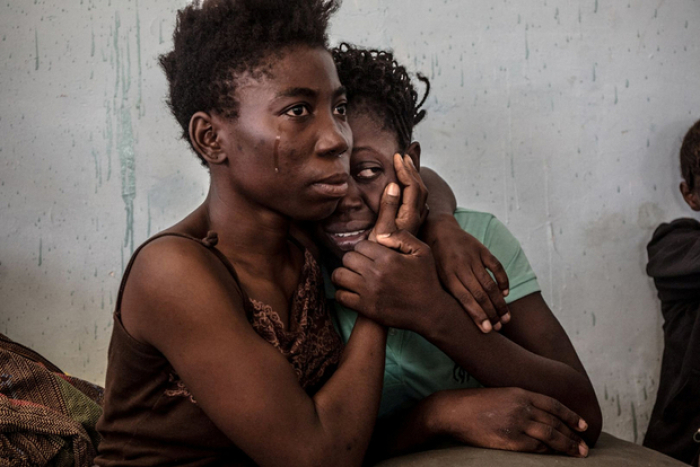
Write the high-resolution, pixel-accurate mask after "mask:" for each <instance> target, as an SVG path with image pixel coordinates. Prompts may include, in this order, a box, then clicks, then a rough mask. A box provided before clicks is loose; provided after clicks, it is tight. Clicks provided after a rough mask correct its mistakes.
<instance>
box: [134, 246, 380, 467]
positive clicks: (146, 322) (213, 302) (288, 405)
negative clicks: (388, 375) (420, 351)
mask: <svg viewBox="0 0 700 467" xmlns="http://www.w3.org/2000/svg"><path fill="white" fill-rule="evenodd" d="M122 321H123V324H124V327H125V328H126V329H127V330H128V332H129V333H130V334H131V335H132V336H133V337H134V338H135V339H137V340H139V341H141V342H145V343H148V344H150V345H153V346H154V347H156V348H157V349H158V350H160V351H161V352H162V353H163V355H164V356H165V357H166V358H167V359H168V361H169V362H170V363H171V364H172V366H173V368H174V369H175V370H176V371H177V373H178V375H179V376H180V377H181V379H182V381H183V382H184V383H185V385H186V386H187V388H188V389H189V390H190V392H191V393H192V395H193V397H194V399H195V400H196V401H197V404H198V405H199V406H200V407H201V408H202V410H203V411H204V412H205V413H206V414H207V416H209V417H210V418H211V420H212V421H213V422H214V423H215V424H216V425H217V427H219V429H221V430H222V431H223V432H224V433H225V434H226V435H227V436H228V437H229V438H230V439H231V440H232V441H233V442H234V444H236V445H237V446H238V447H240V448H241V449H242V450H243V451H245V452H246V453H247V454H248V455H249V456H250V457H251V458H253V460H255V462H256V463H257V464H259V465H262V466H265V465H282V464H286V465H327V464H328V463H330V462H331V461H332V462H333V463H334V464H337V465H359V464H360V463H361V460H362V458H363V456H364V453H365V450H366V446H367V444H368V442H369V437H370V434H371V427H372V425H373V422H374V419H375V417H376V413H377V410H378V404H379V395H380V392H381V391H380V389H381V381H382V376H383V371H384V346H385V342H386V331H385V330H384V329H383V328H381V327H380V326H378V325H376V324H375V323H372V322H370V321H368V320H366V319H362V320H358V326H357V328H356V330H355V331H354V332H353V335H352V336H351V338H350V341H349V342H348V344H347V347H346V350H345V352H344V354H343V357H342V360H341V362H340V365H339V367H338V369H337V370H336V372H335V374H334V375H333V376H332V377H331V378H330V379H329V380H328V382H327V383H326V384H325V385H324V386H323V388H321V390H319V391H318V392H317V393H316V394H315V395H314V396H313V397H309V396H308V395H307V394H306V392H304V390H303V389H302V388H301V386H300V385H299V383H298V381H297V377H296V375H295V373H294V371H293V369H292V367H291V365H289V363H288V362H287V360H286V359H285V358H284V357H283V356H282V355H281V354H280V353H279V352H278V351H277V350H276V349H275V348H274V347H273V346H271V345H269V344H268V343H267V342H266V341H265V340H263V339H262V338H261V337H260V336H259V335H258V334H257V333H256V332H255V331H254V330H253V328H252V327H251V325H250V323H249V322H248V321H247V318H246V316H245V312H244V309H243V302H242V297H241V295H240V292H239V289H238V287H237V285H236V283H235V282H234V280H233V278H232V277H231V275H230V273H229V272H228V270H227V269H226V268H225V267H224V265H223V264H222V263H221V262H220V260H219V259H218V258H216V257H215V256H214V255H213V254H211V253H210V252H208V251H207V250H205V249H203V248H202V247H201V246H199V245H197V244H195V243H194V242H192V241H189V240H186V239H179V238H172V237H166V238H162V239H158V240H155V241H153V242H152V243H151V244H149V245H147V246H146V247H145V248H144V249H143V250H142V252H141V253H140V254H139V256H138V257H137V259H136V261H135V263H134V267H133V269H132V271H131V275H130V277H129V280H128V282H127V285H126V288H125V290H124V295H123V302H122ZM262 433H264V436H261V434H262Z"/></svg>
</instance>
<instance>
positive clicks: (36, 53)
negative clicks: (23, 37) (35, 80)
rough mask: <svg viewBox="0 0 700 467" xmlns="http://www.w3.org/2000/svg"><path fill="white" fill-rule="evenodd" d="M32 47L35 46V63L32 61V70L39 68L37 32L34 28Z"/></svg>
mask: <svg viewBox="0 0 700 467" xmlns="http://www.w3.org/2000/svg"><path fill="white" fill-rule="evenodd" d="M34 48H35V51H34V53H35V55H36V57H35V63H34V70H38V69H39V32H38V31H37V30H36V28H34Z"/></svg>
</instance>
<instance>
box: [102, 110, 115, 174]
mask: <svg viewBox="0 0 700 467" xmlns="http://www.w3.org/2000/svg"><path fill="white" fill-rule="evenodd" d="M105 109H106V110H107V121H106V122H105V135H104V137H105V141H107V181H109V180H110V179H111V178H112V144H114V130H113V129H112V108H111V106H110V105H109V101H107V100H105Z"/></svg>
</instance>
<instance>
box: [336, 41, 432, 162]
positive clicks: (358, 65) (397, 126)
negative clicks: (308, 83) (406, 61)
mask: <svg viewBox="0 0 700 467" xmlns="http://www.w3.org/2000/svg"><path fill="white" fill-rule="evenodd" d="M332 53H333V60H334V61H335V66H336V68H337V69H338V76H339V78H340V82H341V83H343V86H345V87H346V89H347V97H348V101H349V102H350V103H351V105H352V104H355V105H357V104H361V105H367V106H369V107H370V108H371V110H372V111H373V112H375V113H377V114H378V115H380V116H382V117H383V119H384V127H385V129H387V130H390V131H393V132H395V133H396V137H397V140H398V143H399V148H400V150H402V151H404V150H406V148H408V146H409V145H410V144H411V141H412V136H413V127H415V126H416V125H417V124H418V123H420V121H421V120H423V118H424V117H425V114H426V112H425V110H424V109H421V107H422V106H423V104H424V103H425V100H426V98H427V97H428V93H429V92H430V81H429V80H428V78H426V77H425V76H423V75H421V74H420V73H419V74H418V75H417V78H418V80H420V81H421V82H422V83H424V84H425V88H426V89H425V94H423V98H422V99H421V100H420V102H419V101H418V92H417V91H416V89H415V88H414V87H413V83H412V82H411V77H410V76H409V75H408V72H406V69H405V68H404V67H403V66H401V65H399V64H398V63H397V62H396V60H395V59H394V55H393V54H392V53H391V52H388V51H383V50H374V49H362V48H359V47H355V46H353V45H350V44H347V43H342V44H340V45H339V46H338V47H335V48H334V49H333V50H332Z"/></svg>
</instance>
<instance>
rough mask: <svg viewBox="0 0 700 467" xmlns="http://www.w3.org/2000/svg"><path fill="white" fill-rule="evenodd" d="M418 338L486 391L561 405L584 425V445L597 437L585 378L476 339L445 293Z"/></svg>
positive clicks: (491, 338) (504, 343)
mask: <svg viewBox="0 0 700 467" xmlns="http://www.w3.org/2000/svg"><path fill="white" fill-rule="evenodd" d="M445 295H446V296H445V298H444V300H442V302H441V303H440V305H439V306H441V307H442V308H441V310H442V311H441V313H439V314H436V316H437V319H434V320H433V321H432V323H430V326H426V327H425V330H424V332H423V333H422V334H423V335H424V336H425V337H426V338H427V339H428V340H429V341H430V342H431V343H433V344H434V345H435V346H437V347H438V348H439V349H441V350H442V351H443V352H445V353H446V354H447V355H448V356H450V358H452V359H453V360H454V361H455V363H457V364H459V365H460V366H461V367H462V368H464V369H465V370H466V371H467V372H469V374H471V375H472V376H474V377H475V378H476V379H477V380H478V381H479V382H481V383H482V384H483V385H484V386H487V387H518V388H522V389H526V390H528V391H532V392H536V393H539V394H544V395H547V396H550V397H553V398H554V399H557V400H558V401H559V402H561V403H562V404H564V405H565V406H566V407H568V408H569V409H571V410H573V411H574V412H576V413H577V414H578V415H579V416H581V417H582V418H583V419H584V420H585V421H586V422H587V423H588V425H589V428H588V430H587V431H586V432H585V433H582V436H583V438H584V439H585V440H586V442H587V443H589V445H590V446H592V445H593V444H595V441H596V440H597V438H598V435H599V434H600V428H601V423H602V422H601V417H600V409H599V406H598V403H597V399H596V396H595V392H594V391H593V388H592V386H591V384H590V381H589V380H588V378H587V376H586V375H585V374H583V373H581V372H579V371H577V370H576V369H574V368H573V367H571V366H569V365H567V364H565V363H562V362H560V361H557V360H554V359H551V358H546V357H543V356H541V355H537V354H536V353H534V352H531V351H529V350H527V349H525V348H523V347H521V346H520V345H518V344H517V343H515V342H513V341H511V340H510V339H508V338H507V337H505V336H503V335H501V334H500V333H490V334H482V333H481V332H480V331H479V330H478V329H477V328H476V326H475V325H474V323H473V322H472V321H471V320H469V318H468V317H467V316H466V315H465V314H464V312H463V311H462V308H461V307H460V305H459V304H458V303H457V302H456V301H455V300H454V299H453V298H452V297H451V296H449V295H447V294H445Z"/></svg>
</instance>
